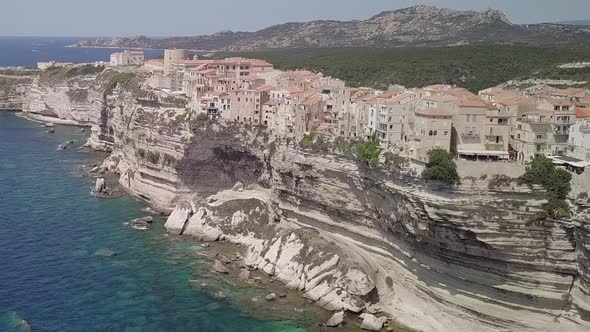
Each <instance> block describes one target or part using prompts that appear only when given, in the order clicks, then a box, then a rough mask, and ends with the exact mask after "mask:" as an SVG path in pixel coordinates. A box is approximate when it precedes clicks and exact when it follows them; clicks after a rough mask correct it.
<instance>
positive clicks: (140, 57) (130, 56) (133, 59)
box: [110, 50, 145, 67]
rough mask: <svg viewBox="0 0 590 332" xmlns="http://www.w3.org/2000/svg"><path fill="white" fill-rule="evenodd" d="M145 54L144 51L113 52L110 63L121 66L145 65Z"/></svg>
mask: <svg viewBox="0 0 590 332" xmlns="http://www.w3.org/2000/svg"><path fill="white" fill-rule="evenodd" d="M144 61H145V55H144V53H143V51H127V50H125V51H123V52H116V53H112V54H111V62H110V65H111V66H113V67H120V66H143V64H144Z"/></svg>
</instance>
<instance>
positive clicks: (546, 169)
mask: <svg viewBox="0 0 590 332" xmlns="http://www.w3.org/2000/svg"><path fill="white" fill-rule="evenodd" d="M571 180H572V175H571V174H570V173H569V172H568V171H566V170H564V169H561V168H557V167H555V165H554V164H553V162H552V161H551V159H549V158H547V157H545V156H543V155H537V156H536V157H535V159H533V161H532V162H531V165H530V166H529V167H527V168H526V172H525V173H524V174H523V175H522V176H521V177H519V178H518V183H520V184H527V185H529V186H532V185H539V186H541V187H543V189H545V190H546V191H547V196H548V203H547V204H545V206H544V208H545V211H547V213H548V214H549V215H551V216H553V217H556V218H559V217H565V216H567V215H569V206H568V204H567V202H566V201H565V199H566V198H567V196H568V195H569V193H570V191H571V190H572V186H571V184H570V181H571Z"/></svg>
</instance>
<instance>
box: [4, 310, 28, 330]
mask: <svg viewBox="0 0 590 332" xmlns="http://www.w3.org/2000/svg"><path fill="white" fill-rule="evenodd" d="M0 325H1V326H7V327H8V328H10V329H15V330H16V331H21V332H29V331H31V325H30V324H29V322H27V321H26V320H24V319H23V318H22V317H21V316H20V315H19V314H18V313H16V312H14V311H11V312H8V313H6V314H5V315H3V316H0Z"/></svg>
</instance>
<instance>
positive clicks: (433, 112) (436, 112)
mask: <svg viewBox="0 0 590 332" xmlns="http://www.w3.org/2000/svg"><path fill="white" fill-rule="evenodd" d="M414 113H416V114H419V115H430V116H434V115H438V116H451V113H450V112H448V111H443V110H440V109H436V108H424V109H420V108H417V109H415V110H414Z"/></svg>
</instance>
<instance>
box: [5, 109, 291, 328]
mask: <svg viewBox="0 0 590 332" xmlns="http://www.w3.org/2000/svg"><path fill="white" fill-rule="evenodd" d="M82 135H83V134H80V133H78V132H77V129H76V128H68V127H57V128H56V133H55V134H53V135H51V134H48V133H47V132H46V128H41V127H40V126H39V124H36V123H33V122H29V121H26V120H24V119H21V118H19V117H17V116H16V115H14V114H9V113H3V112H0V331H3V332H4V331H7V332H8V331H23V330H27V327H26V326H23V324H20V326H17V325H19V324H18V323H19V322H21V323H22V321H20V319H23V320H25V321H26V322H27V323H28V324H29V325H30V327H31V329H32V331H295V330H301V328H298V327H297V325H296V323H293V322H290V321H263V320H259V319H260V317H257V318H258V319H254V318H252V317H251V316H250V315H249V314H246V313H245V312H244V311H241V310H240V309H238V307H236V306H233V305H232V303H231V301H222V300H218V299H216V298H214V297H213V296H211V295H209V294H207V293H203V292H197V291H194V290H192V289H191V288H190V287H189V285H188V283H187V281H188V280H189V279H192V278H195V265H198V264H206V263H205V262H204V261H203V260H201V261H199V260H196V259H194V258H191V257H189V256H188V255H187V253H188V252H191V251H194V250H198V249H200V248H199V247H198V246H197V245H196V244H194V243H191V242H188V241H186V240H182V239H172V238H169V237H167V236H165V232H164V231H163V226H162V220H161V219H159V217H157V219H156V226H155V227H154V228H153V229H152V230H150V231H147V232H140V231H134V230H130V229H129V228H128V227H127V226H125V225H124V222H126V221H128V220H130V219H132V218H136V217H140V216H144V215H145V213H144V212H142V211H141V209H142V208H143V206H142V205H141V204H140V203H138V202H136V201H134V200H133V199H131V198H128V197H124V198H117V199H97V198H94V197H92V196H90V195H89V191H90V188H91V186H92V182H93V179H91V178H86V177H82V176H81V175H80V174H79V173H78V169H79V166H80V165H83V164H88V163H92V162H98V161H99V160H100V158H102V157H104V156H101V155H97V154H89V153H83V152H80V151H77V150H75V149H68V150H65V151H58V150H56V147H57V146H58V145H59V144H61V143H63V142H65V141H67V140H75V141H76V146H79V145H81V144H82V143H83V141H84V137H83V136H82ZM196 271H208V268H203V269H196ZM199 273H204V272H199ZM202 277H203V278H207V276H206V275H203V276H202ZM219 283H221V285H223V283H222V282H219ZM227 287H228V289H227V291H228V292H230V293H233V292H236V290H234V289H231V286H230V285H229V286H227ZM258 316H259V315H258ZM287 317H288V316H287Z"/></svg>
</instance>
